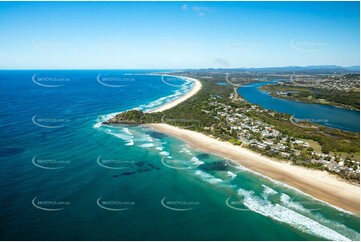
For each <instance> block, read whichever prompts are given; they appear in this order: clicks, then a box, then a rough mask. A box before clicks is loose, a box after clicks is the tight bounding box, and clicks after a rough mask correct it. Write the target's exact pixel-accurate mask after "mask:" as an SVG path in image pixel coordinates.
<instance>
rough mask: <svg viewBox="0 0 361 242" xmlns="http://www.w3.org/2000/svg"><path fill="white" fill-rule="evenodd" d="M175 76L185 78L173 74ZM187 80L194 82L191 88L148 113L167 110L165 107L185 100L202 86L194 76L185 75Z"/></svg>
mask: <svg viewBox="0 0 361 242" xmlns="http://www.w3.org/2000/svg"><path fill="white" fill-rule="evenodd" d="M175 77H179V78H185V77H182V76H175ZM186 78H187V79H188V80H191V81H193V82H194V86H193V88H192V90H191V91H190V92H187V93H186V94H185V95H183V96H181V97H179V98H177V99H175V100H173V101H171V102H169V103H166V104H164V105H162V106H160V107H158V108H156V109H154V110H152V111H150V113H156V112H162V111H164V110H167V109H170V108H172V107H174V106H176V105H178V104H179V103H181V102H184V101H185V100H187V99H188V98H190V97H192V96H193V95H194V94H196V93H197V92H198V91H199V90H201V88H202V84H201V82H200V81H198V80H197V79H194V78H190V77H186Z"/></svg>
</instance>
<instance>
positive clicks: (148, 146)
mask: <svg viewBox="0 0 361 242" xmlns="http://www.w3.org/2000/svg"><path fill="white" fill-rule="evenodd" d="M153 146H154V144H153V143H146V144H142V145H139V147H142V148H150V147H153Z"/></svg>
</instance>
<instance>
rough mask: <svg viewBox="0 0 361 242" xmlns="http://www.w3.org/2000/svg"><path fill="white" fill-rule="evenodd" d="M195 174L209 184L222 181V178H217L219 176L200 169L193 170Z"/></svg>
mask: <svg viewBox="0 0 361 242" xmlns="http://www.w3.org/2000/svg"><path fill="white" fill-rule="evenodd" d="M195 174H196V175H197V176H199V177H201V178H202V180H203V181H205V182H207V183H209V184H217V183H220V182H222V179H219V178H216V177H214V176H212V175H211V174H208V173H206V172H204V171H201V170H197V171H196V172H195Z"/></svg>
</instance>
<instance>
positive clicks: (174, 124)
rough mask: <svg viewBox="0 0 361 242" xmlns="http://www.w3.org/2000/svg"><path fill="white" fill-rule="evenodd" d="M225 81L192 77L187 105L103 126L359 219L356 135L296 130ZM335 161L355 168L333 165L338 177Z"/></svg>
mask: <svg viewBox="0 0 361 242" xmlns="http://www.w3.org/2000/svg"><path fill="white" fill-rule="evenodd" d="M177 74H178V73H177ZM222 76H223V77H222ZM222 76H221V75H219V74H216V75H214V74H213V75H211V77H210V74H208V75H207V76H205V75H204V74H203V75H202V76H199V75H195V74H193V76H192V78H193V77H194V78H193V79H192V80H193V81H194V82H195V84H194V88H193V90H192V91H191V92H189V93H188V94H189V95H186V96H184V98H182V99H180V100H176V101H173V102H172V103H170V104H168V105H165V106H162V107H161V108H159V109H156V110H154V111H152V112H149V113H144V112H142V111H140V110H130V111H126V112H123V113H120V114H118V115H116V116H115V117H114V118H112V119H110V120H108V121H107V122H104V124H141V125H148V126H150V127H152V128H154V129H156V130H158V131H160V132H163V133H166V134H169V135H171V136H174V137H177V138H179V139H181V140H183V141H185V142H186V143H188V144H189V145H190V146H192V147H194V148H196V149H199V150H202V151H206V152H209V153H212V154H216V155H219V156H222V157H225V158H227V159H230V160H233V161H236V162H238V163H239V164H240V165H242V166H244V167H246V168H248V169H250V170H252V171H255V172H257V173H260V174H262V175H265V176H267V177H270V178H273V179H275V180H277V181H280V182H283V183H285V184H288V185H291V186H292V187H295V188H297V189H299V190H301V191H303V192H305V193H306V194H309V195H311V196H313V197H315V198H317V199H320V200H322V201H325V202H327V203H329V204H332V205H335V206H337V207H339V208H342V209H345V210H347V211H350V212H353V213H356V214H359V208H360V199H359V197H360V187H359V184H358V183H359V159H357V158H358V157H357V156H358V154H359V153H358V152H359V148H358V144H359V141H358V140H359V134H357V133H353V132H345V131H340V130H336V129H330V128H327V127H321V126H319V125H317V124H314V123H307V122H306V123H303V125H302V126H301V127H299V126H296V125H294V124H293V123H292V122H290V117H289V115H285V114H280V113H276V112H273V111H269V110H264V109H262V108H261V107H260V106H257V105H252V104H250V103H248V102H247V101H245V100H243V99H242V97H239V96H235V95H236V94H235V92H234V89H233V88H234V86H233V85H223V84H220V83H221V81H223V80H224V78H225V75H222ZM304 126H306V128H304ZM314 128H316V129H317V132H315V129H314ZM336 144H337V145H336ZM351 144H355V145H351ZM345 155H346V156H345ZM335 156H337V159H338V160H339V161H340V160H341V159H342V161H343V163H344V164H345V165H346V164H347V165H348V164H350V165H349V166H352V169H350V168H349V167H348V166H347V169H342V168H340V167H339V165H338V164H339V162H337V167H338V169H339V170H340V171H341V170H342V172H335V170H332V167H329V166H328V165H330V164H331V163H332V162H331V160H332V161H334V160H335V159H336V158H335ZM329 158H330V159H329ZM327 162H329V163H327ZM351 170H352V171H353V172H352V171H351ZM341 190H342V191H343V192H342V193H340V192H339V191H341Z"/></svg>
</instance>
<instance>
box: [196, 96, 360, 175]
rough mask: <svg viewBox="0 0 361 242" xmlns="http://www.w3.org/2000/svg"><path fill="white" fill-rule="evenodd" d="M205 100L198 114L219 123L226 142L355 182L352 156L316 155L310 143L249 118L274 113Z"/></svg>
mask: <svg viewBox="0 0 361 242" xmlns="http://www.w3.org/2000/svg"><path fill="white" fill-rule="evenodd" d="M231 95H232V94H231ZM230 98H232V97H230ZM208 100H209V106H208V108H207V110H205V109H203V110H202V112H204V113H207V114H211V115H213V117H214V118H215V119H217V120H219V121H220V122H219V123H218V124H220V123H221V124H223V125H224V126H222V127H221V129H223V130H226V131H227V132H229V133H230V134H231V135H232V136H233V138H231V139H230V140H229V142H231V143H233V144H235V145H240V146H242V147H248V148H250V149H252V150H255V151H257V152H260V153H261V154H263V155H267V156H271V157H277V158H280V159H283V160H291V161H293V162H295V163H300V162H302V163H303V164H304V165H307V166H310V167H311V166H312V167H318V168H322V169H324V170H328V171H330V172H334V173H338V174H342V175H343V176H346V177H349V178H352V179H359V174H360V162H359V161H357V160H356V159H355V157H354V156H352V155H351V156H346V157H342V156H341V155H340V154H337V153H335V154H325V153H323V152H322V151H321V150H318V151H317V150H316V149H315V148H313V147H312V146H311V145H310V142H308V141H305V140H302V139H297V138H295V137H292V136H289V135H286V134H283V133H282V132H281V131H279V130H277V129H276V128H275V127H273V126H272V125H269V124H267V123H266V122H262V121H260V120H257V119H255V118H252V116H251V115H249V114H250V113H251V112H267V113H268V114H270V115H272V116H274V115H276V113H275V112H274V111H269V110H265V109H262V108H260V107H259V106H258V105H250V106H243V107H237V108H234V107H232V106H231V105H227V104H224V103H223V102H222V98H221V97H217V96H214V95H213V96H210V97H209V99H208ZM221 121H224V122H221ZM216 126H217V125H214V126H210V127H204V129H206V130H212V129H215V128H218V129H219V127H216Z"/></svg>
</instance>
